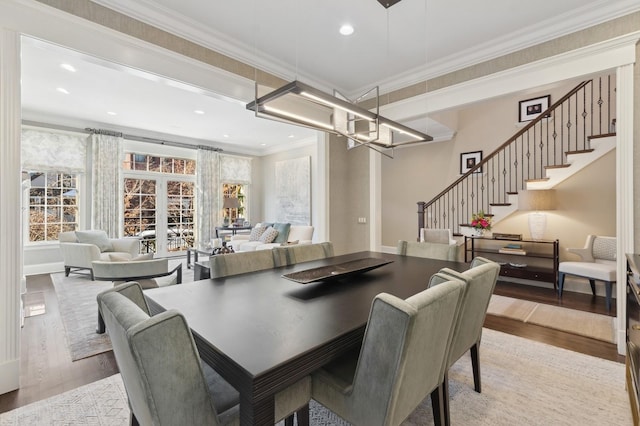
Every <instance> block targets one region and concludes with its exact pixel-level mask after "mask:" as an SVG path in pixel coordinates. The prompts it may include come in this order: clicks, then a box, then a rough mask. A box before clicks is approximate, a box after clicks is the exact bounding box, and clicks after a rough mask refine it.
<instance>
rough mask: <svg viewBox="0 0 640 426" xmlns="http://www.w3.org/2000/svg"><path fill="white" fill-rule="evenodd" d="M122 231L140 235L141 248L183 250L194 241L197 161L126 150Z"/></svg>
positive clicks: (173, 252) (163, 252)
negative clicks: (127, 151)
mask: <svg viewBox="0 0 640 426" xmlns="http://www.w3.org/2000/svg"><path fill="white" fill-rule="evenodd" d="M123 169H124V235H125V236H137V237H140V243H141V249H142V252H154V253H156V254H157V255H159V256H168V255H169V256H170V255H179V254H181V253H182V254H184V251H185V250H186V249H187V248H189V247H191V246H193V243H194V227H195V224H194V219H195V209H194V194H195V170H196V162H195V160H192V159H184V158H175V157H161V156H156V155H147V154H139V153H127V154H126V156H125V161H124V163H123Z"/></svg>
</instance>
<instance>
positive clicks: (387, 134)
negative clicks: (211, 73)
mask: <svg viewBox="0 0 640 426" xmlns="http://www.w3.org/2000/svg"><path fill="white" fill-rule="evenodd" d="M372 91H373V90H372ZM372 91H369V92H368V93H371V92H372ZM375 91H376V96H375V101H376V105H375V111H376V112H372V111H370V110H369V109H366V108H363V107H361V106H360V105H358V104H356V103H354V102H351V101H349V100H348V99H347V98H346V97H344V96H343V95H341V94H340V93H338V92H335V95H330V94H328V93H326V92H323V91H321V90H318V89H316V88H314V87H312V86H309V85H308V84H305V83H302V82H300V81H297V80H294V81H292V82H290V83H287V84H285V85H284V86H282V87H280V88H278V89H276V90H274V91H272V92H270V93H267V94H265V95H263V96H258V83H256V86H255V100H253V101H252V102H249V103H248V104H247V109H248V110H251V111H254V112H255V114H256V116H257V117H261V118H269V119H273V120H278V121H283V122H286V123H289V124H294V125H299V126H305V127H310V128H312V129H315V130H322V131H325V132H330V133H334V134H337V135H341V136H345V137H347V138H349V139H351V140H353V141H354V142H355V143H357V144H360V145H366V146H369V147H370V148H373V147H372V146H371V145H374V146H375V147H377V148H381V149H388V148H394V147H397V146H401V145H405V144H408V143H418V142H429V141H432V140H433V138H432V137H431V136H429V135H427V134H424V133H422V132H419V131H417V130H414V129H411V128H409V127H407V126H405V125H403V124H400V123H398V122H396V121H393V120H390V119H388V118H386V117H383V116H381V115H380V114H379V113H378V112H379V106H378V96H377V88H375ZM364 96H365V95H363V97H364ZM394 134H396V137H394ZM396 138H397V139H398V140H399V142H394V139H396ZM376 151H379V152H380V150H379V149H376Z"/></svg>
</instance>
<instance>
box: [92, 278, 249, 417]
mask: <svg viewBox="0 0 640 426" xmlns="http://www.w3.org/2000/svg"><path fill="white" fill-rule="evenodd" d="M122 286H124V287H122ZM122 286H117V287H115V288H113V289H110V290H107V291H106V292H103V293H100V294H99V295H98V304H99V308H100V312H101V314H102V317H103V318H104V321H105V323H106V326H107V330H108V332H109V337H110V338H111V343H112V345H113V352H114V355H115V358H116V362H117V363H118V369H119V370H120V374H121V376H122V381H123V382H124V386H125V389H126V392H127V396H128V399H129V405H130V407H131V415H132V420H135V421H132V424H136V422H137V424H143V425H147V424H148V425H151V424H158V425H159V424H211V425H218V424H220V421H219V419H218V413H217V411H216V407H215V406H214V404H213V400H212V398H211V395H210V394H209V389H208V386H207V382H206V380H205V377H204V373H203V370H202V366H201V365H200V359H199V356H198V352H197V349H196V346H195V342H194V341H193V337H192V336H191V332H190V330H189V327H188V325H187V323H186V321H185V319H184V317H183V316H182V315H181V314H180V313H178V312H177V311H166V312H163V313H161V314H158V315H156V316H154V317H150V316H149V314H148V312H145V310H144V309H141V307H140V306H139V305H138V304H136V303H134V301H132V300H131V299H130V298H129V297H127V296H131V295H134V297H135V298H136V299H137V300H140V299H142V300H144V297H143V296H142V288H141V287H140V286H139V285H138V284H137V283H127V284H123V285H122ZM136 286H137V293H138V294H137V295H135V293H136V290H135V288H136ZM121 289H126V290H127V293H129V294H128V295H126V294H127V293H125V292H121ZM226 390H227V391H228V392H227V393H228V395H224V396H222V395H221V397H220V398H219V399H220V400H221V401H222V400H224V401H226V402H227V404H226V405H229V404H230V405H231V407H233V406H235V405H236V403H237V400H234V395H233V391H234V389H233V388H230V389H229V388H227V389H226ZM235 397H236V398H237V393H236V395H235ZM229 399H231V400H233V401H232V402H233V403H230V402H229ZM231 407H229V408H231Z"/></svg>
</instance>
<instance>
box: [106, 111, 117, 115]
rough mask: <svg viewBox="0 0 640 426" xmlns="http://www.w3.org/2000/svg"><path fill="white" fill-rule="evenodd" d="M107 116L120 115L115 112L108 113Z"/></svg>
mask: <svg viewBox="0 0 640 426" xmlns="http://www.w3.org/2000/svg"><path fill="white" fill-rule="evenodd" d="M107 114H109V115H118V113H117V112H113V111H107Z"/></svg>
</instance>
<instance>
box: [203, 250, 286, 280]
mask: <svg viewBox="0 0 640 426" xmlns="http://www.w3.org/2000/svg"><path fill="white" fill-rule="evenodd" d="M209 266H210V269H211V278H220V277H228V276H230V275H238V274H246V273H248V272H255V271H262V270H264V269H271V268H274V267H275V266H276V263H275V261H274V257H273V253H271V250H255V251H243V252H240V253H231V254H223V255H217V256H211V257H210V258H209Z"/></svg>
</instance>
